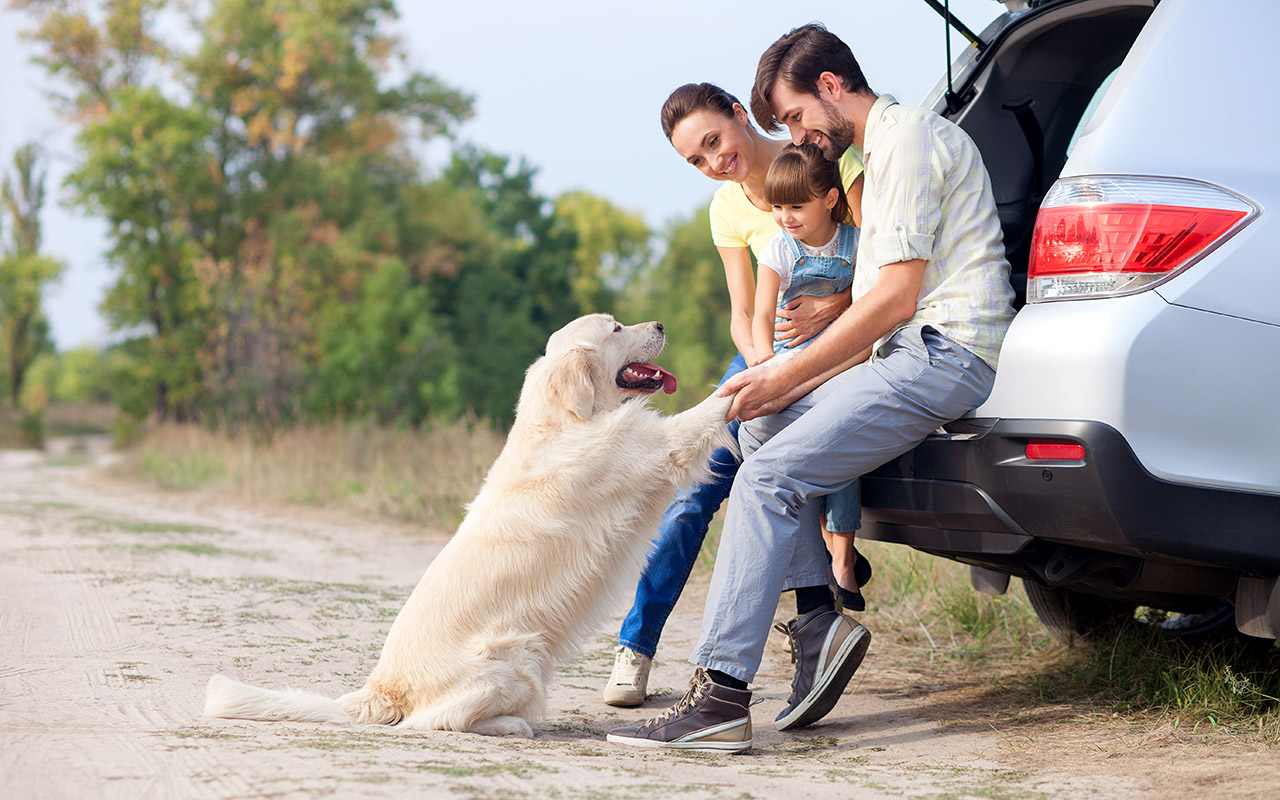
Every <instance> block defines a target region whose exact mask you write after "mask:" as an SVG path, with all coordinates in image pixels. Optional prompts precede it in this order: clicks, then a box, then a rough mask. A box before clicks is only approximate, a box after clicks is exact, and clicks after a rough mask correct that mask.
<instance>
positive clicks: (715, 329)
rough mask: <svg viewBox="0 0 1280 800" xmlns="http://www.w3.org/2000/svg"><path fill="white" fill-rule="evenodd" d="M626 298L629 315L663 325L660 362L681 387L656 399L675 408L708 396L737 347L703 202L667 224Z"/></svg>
mask: <svg viewBox="0 0 1280 800" xmlns="http://www.w3.org/2000/svg"><path fill="white" fill-rule="evenodd" d="M627 297H628V298H629V302H628V304H626V305H625V306H624V308H625V309H626V313H627V314H628V315H630V316H634V317H635V318H636V319H656V320H660V321H662V323H663V324H664V325H665V326H666V331H667V350H666V352H665V353H664V354H663V356H662V360H663V362H664V364H665V365H666V366H667V367H668V369H670V370H671V372H672V373H674V374H675V375H676V377H677V379H678V381H679V383H678V385H679V387H680V391H679V392H678V393H677V394H675V395H673V396H672V397H671V398H669V399H667V400H665V402H664V400H663V399H662V398H657V399H655V403H657V404H658V405H659V406H662V407H665V408H667V409H669V410H675V409H681V408H688V407H689V406H691V405H693V404H695V403H697V402H698V401H699V400H701V399H702V398H704V397H706V395H707V392H708V391H709V390H710V387H712V386H714V385H715V384H716V382H717V381H719V380H720V376H721V375H723V374H724V369H725V367H726V366H728V364H729V361H730V360H731V359H732V358H733V356H734V353H735V352H737V350H736V348H735V346H734V344H733V339H732V337H730V336H729V309H730V307H729V290H728V288H727V287H726V286H725V278H724V266H723V264H722V263H721V261H720V255H719V253H718V252H717V251H716V248H715V245H714V244H713V243H712V241H711V233H710V219H709V216H708V211H707V208H706V206H705V205H704V206H703V207H702V209H701V210H699V211H698V212H697V213H696V214H694V215H693V216H692V217H689V218H687V219H678V220H675V221H674V222H672V223H671V224H670V225H669V226H668V228H667V231H666V233H665V235H664V251H663V255H662V258H661V260H660V261H659V262H658V263H657V264H656V265H655V266H654V267H653V268H652V269H651V270H649V271H646V272H643V273H641V274H640V275H638V276H637V278H636V280H635V281H634V282H633V284H632V289H631V290H630V291H628V292H627Z"/></svg>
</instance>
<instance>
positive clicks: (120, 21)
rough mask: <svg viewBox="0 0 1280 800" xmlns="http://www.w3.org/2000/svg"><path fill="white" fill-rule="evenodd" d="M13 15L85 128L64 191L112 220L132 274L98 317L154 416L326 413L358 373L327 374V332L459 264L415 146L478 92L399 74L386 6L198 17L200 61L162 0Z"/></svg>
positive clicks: (227, 11) (254, 7) (270, 8)
mask: <svg viewBox="0 0 1280 800" xmlns="http://www.w3.org/2000/svg"><path fill="white" fill-rule="evenodd" d="M16 5H17V6H19V7H22V8H26V9H28V10H29V11H31V12H32V13H33V14H35V16H36V18H37V23H38V24H37V26H36V28H35V30H34V32H33V33H32V34H31V37H32V38H33V39H35V40H36V41H37V42H38V43H40V44H42V45H43V52H42V55H41V62H42V63H44V64H45V65H46V67H48V68H49V70H50V71H51V72H52V73H53V74H54V75H55V76H57V77H59V78H61V79H62V80H63V81H65V82H66V83H67V84H68V85H70V86H71V87H72V91H71V92H69V93H68V94H67V95H66V96H65V97H64V100H65V102H66V103H68V104H69V105H70V106H71V107H72V111H73V112H74V113H75V114H76V115H77V118H78V119H81V120H85V121H86V124H85V127H84V129H83V130H82V132H81V135H80V138H79V142H80V146H81V149H82V153H83V160H82V164H81V168H80V169H79V170H77V171H76V172H75V173H74V174H73V175H72V176H71V178H70V182H71V184H72V186H73V187H74V189H75V190H76V192H77V198H78V200H79V202H80V203H81V204H83V205H84V206H85V207H86V208H89V209H91V210H93V211H95V212H97V213H99V214H101V215H102V216H104V217H105V218H106V219H107V220H108V223H109V225H110V226H111V239H112V246H111V249H110V252H109V258H110V259H111V261H112V263H113V264H115V265H116V267H117V268H118V269H119V271H120V279H119V280H118V281H117V283H116V285H115V286H114V287H112V289H111V290H110V292H109V293H108V296H107V299H106V301H105V303H104V310H105V311H106V313H107V316H108V318H109V320H110V321H111V322H112V324H113V326H114V327H115V328H116V329H118V330H121V331H125V332H128V333H130V334H131V338H130V340H129V342H128V343H127V351H128V355H129V357H130V360H129V363H130V369H131V371H132V375H133V377H134V378H135V379H137V380H139V381H141V382H142V384H143V385H144V386H146V387H149V388H147V389H146V391H145V392H144V394H148V395H150V396H151V397H152V401H151V407H152V409H153V410H155V411H156V412H157V413H158V414H159V415H160V416H162V417H173V418H178V419H185V418H190V417H192V416H195V415H197V414H199V413H202V412H210V411H213V410H217V411H218V412H220V413H221V414H223V415H230V416H233V417H244V418H254V419H266V420H273V419H280V418H282V417H285V416H288V415H291V414H293V413H296V412H298V411H299V410H301V409H303V408H304V406H308V407H313V408H314V407H315V404H314V403H308V402H307V401H306V398H307V397H312V398H314V397H316V396H319V395H322V394H323V390H322V389H321V388H319V387H316V386H313V385H312V382H314V381H325V380H339V379H341V377H342V376H343V375H344V374H346V373H344V372H343V371H342V370H340V369H328V368H325V367H324V362H325V359H326V357H327V355H328V354H327V353H326V352H325V348H326V347H327V346H330V345H332V346H334V347H345V345H342V346H340V345H339V344H338V343H339V342H341V341H342V337H341V336H336V335H333V333H334V331H335V330H338V329H340V328H341V327H342V326H344V325H347V324H348V323H349V322H350V321H351V320H352V319H353V316H352V315H353V314H355V312H354V311H353V310H352V309H353V306H354V305H358V304H359V302H361V301H362V299H364V300H367V299H368V298H370V297H373V296H376V295H377V294H378V292H377V291H369V290H367V289H366V287H365V286H364V283H365V281H366V280H372V279H375V278H377V279H378V280H385V279H386V276H385V275H384V274H383V272H384V271H385V269H387V267H386V265H387V264H389V263H399V264H403V265H405V266H406V267H408V272H407V273H404V275H403V277H404V278H405V280H407V281H408V282H409V283H408V285H406V287H405V290H406V292H407V293H409V294H411V295H414V296H416V294H415V292H416V290H417V289H419V288H421V287H423V286H425V283H426V281H428V280H429V279H430V278H431V268H432V264H433V263H435V262H437V261H439V260H441V258H442V257H445V255H447V254H442V252H441V249H440V248H439V247H438V246H437V243H436V242H433V241H432V232H433V228H432V225H431V224H430V222H429V221H424V216H425V215H423V214H422V213H421V211H422V207H421V200H422V198H423V197H425V196H426V192H425V188H424V181H423V178H422V176H421V169H420V168H419V165H418V163H417V161H416V159H415V157H414V155H413V153H412V151H411V149H410V146H409V145H410V143H411V142H413V141H415V140H420V139H424V138H431V137H436V136H447V135H450V134H451V130H452V127H453V126H454V125H455V124H456V123H457V122H459V121H460V120H462V119H465V118H466V117H467V116H468V115H469V114H470V109H471V100H470V98H468V97H466V96H465V95H463V94H461V93H459V92H456V91H454V90H451V89H449V88H447V87H445V86H443V85H442V84H441V83H440V82H439V81H437V80H435V79H434V78H432V77H430V76H426V75H422V74H420V73H417V72H414V71H412V70H410V69H408V68H407V67H406V66H405V61H404V58H403V53H402V52H401V49H400V47H399V44H398V42H397V41H396V40H395V39H394V38H391V37H389V36H387V35H386V34H385V30H386V29H387V26H388V24H390V23H391V22H392V21H394V18H395V10H394V6H393V4H392V3H391V2H390V0H322V2H318V3H315V2H301V1H300V0H254V1H252V2H251V1H250V0H221V2H215V3H213V4H211V5H210V6H207V7H206V6H198V8H200V9H204V10H207V14H206V15H205V16H204V17H203V18H201V19H198V20H196V21H195V23H194V24H193V30H197V31H199V32H200V36H201V40H200V43H199V45H198V47H197V48H196V49H195V50H194V52H192V53H190V54H183V53H180V52H177V51H174V50H171V49H170V48H168V47H166V46H165V45H163V44H162V43H160V42H159V41H158V39H157V37H155V36H154V35H153V31H154V29H155V19H156V16H157V14H158V13H160V11H162V10H164V9H166V8H167V7H168V5H167V4H166V3H164V2H159V1H158V0H156V1H153V2H146V1H145V0H132V1H131V0H118V1H117V2H103V3H98V4H95V10H94V12H93V13H90V12H89V11H86V10H85V4H83V3H74V2H70V0H67V1H65V2H37V1H36V0H27V1H26V2H19V3H16ZM446 244H448V243H446ZM462 249H465V248H462ZM446 250H447V247H446ZM378 276H381V277H378ZM380 285H381V284H380ZM418 313H419V314H423V315H426V314H430V310H429V309H426V308H423V309H420V310H419V312H418ZM430 322H431V321H430V320H414V321H412V324H407V325H406V326H405V327H404V328H403V330H406V331H408V330H419V329H421V328H422V327H423V326H426V327H432V325H431V324H430ZM434 327H436V328H439V329H441V330H448V329H449V326H448V325H447V324H441V325H435V326H434ZM391 352H392V353H397V352H398V353H400V356H399V357H400V358H402V359H404V360H406V361H409V362H412V361H413V360H414V359H419V358H420V356H419V353H418V352H417V351H415V350H413V348H412V347H410V348H404V347H401V346H400V344H399V343H397V344H396V345H395V347H393V348H392V350H391ZM384 361H385V360H384ZM402 366H403V365H393V367H392V372H393V373H395V374H401V373H402V372H403V371H404V370H403V369H402ZM410 371H412V370H410ZM366 385H367V384H366ZM333 388H335V389H344V387H333ZM345 388H350V387H345ZM418 388H421V387H417V388H415V389H414V390H413V392H399V393H394V392H393V393H392V394H393V395H395V396H397V397H404V396H410V395H413V394H414V393H415V392H417V391H418ZM419 394H421V393H419ZM425 394H426V395H427V396H429V395H431V392H426V393H425ZM138 399H139V398H138V396H135V397H134V398H133V399H132V400H131V401H130V405H131V406H132V407H133V410H134V411H135V413H136V412H137V411H139V410H141V409H140V408H139V407H138V405H137V402H138ZM388 402H390V401H388ZM359 405H360V406H361V407H368V406H369V404H368V403H361V404H359ZM325 407H327V408H339V407H346V404H345V403H339V402H336V401H335V402H334V403H332V404H327V405H326V406H325ZM386 411H387V410H386V409H380V410H379V411H378V413H379V414H383V413H385V412H386Z"/></svg>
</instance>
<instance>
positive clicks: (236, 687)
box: [204, 675, 351, 723]
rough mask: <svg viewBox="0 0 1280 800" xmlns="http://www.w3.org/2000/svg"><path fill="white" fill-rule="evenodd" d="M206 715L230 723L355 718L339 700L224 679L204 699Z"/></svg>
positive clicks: (345, 720)
mask: <svg viewBox="0 0 1280 800" xmlns="http://www.w3.org/2000/svg"><path fill="white" fill-rule="evenodd" d="M204 715H205V716H206V717H226V718H229V719H258V720H271V721H283V720H289V721H293V722H341V723H350V722H351V717H349V716H347V712H345V711H343V709H342V706H341V705H340V704H339V703H338V701H337V700H330V699H329V698H327V697H321V696H320V695H318V694H311V693H310V692H301V691H298V690H297V689H286V690H284V691H276V690H274V689H259V688H258V687H256V686H249V685H248V684H244V683H240V682H239V681H233V680H231V679H230V678H225V677H223V676H221V675H214V676H213V677H212V678H210V679H209V686H208V688H207V689H206V690H205V696H204Z"/></svg>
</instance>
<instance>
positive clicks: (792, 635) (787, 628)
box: [773, 622, 800, 697]
mask: <svg viewBox="0 0 1280 800" xmlns="http://www.w3.org/2000/svg"><path fill="white" fill-rule="evenodd" d="M773 629H774V630H776V631H778V632H779V633H783V634H786V636H787V652H788V653H789V654H790V655H791V663H792V664H794V663H796V660H797V657H798V655H799V652H800V642H799V641H798V640H797V639H796V630H795V628H794V627H793V626H792V625H791V624H790V623H787V624H783V623H781V622H775V623H773ZM799 683H800V670H796V673H795V675H793V676H791V696H792V697H795V694H796V686H797V685H798V684H799Z"/></svg>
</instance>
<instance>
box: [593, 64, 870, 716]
mask: <svg viewBox="0 0 1280 800" xmlns="http://www.w3.org/2000/svg"><path fill="white" fill-rule="evenodd" d="M662 131H663V133H665V134H666V136H667V140H668V141H670V142H671V145H672V146H673V147H674V148H675V150H676V152H677V153H679V154H680V156H681V157H682V158H684V159H685V161H687V162H688V163H689V164H691V165H692V166H693V167H695V168H696V169H697V170H698V171H699V172H701V173H703V174H704V175H706V176H707V177H709V178H711V179H712V180H715V181H721V182H723V183H724V185H723V186H721V187H720V189H719V190H717V191H716V194H715V196H714V197H713V198H712V200H711V208H710V215H711V236H712V240H713V241H714V242H715V245H716V249H717V250H718V251H719V253H720V259H721V261H722V262H723V263H724V274H725V282H726V284H727V285H728V289H729V303H730V308H731V311H730V320H729V332H730V335H731V336H732V337H733V342H734V344H735V345H737V348H738V356H737V358H735V359H734V360H733V362H732V363H730V364H729V368H728V370H727V371H726V372H725V374H724V377H723V378H721V382H724V381H725V380H728V379H729V378H730V377H731V376H733V375H736V374H737V373H739V372H741V371H742V370H744V369H746V367H747V365H748V364H755V363H758V362H759V361H761V360H762V359H764V358H765V357H767V356H769V355H772V352H771V351H770V352H768V353H758V352H756V348H755V347H754V345H753V343H752V339H751V319H752V315H753V311H754V304H755V276H754V272H753V271H752V260H751V255H752V254H753V253H754V254H755V255H757V256H759V254H760V253H761V252H763V250H764V248H765V246H766V245H767V244H768V243H769V241H770V240H771V239H773V238H774V237H775V236H777V234H778V225H777V223H776V222H774V219H773V214H772V210H771V206H770V205H769V203H767V202H766V201H765V197H764V181H765V175H766V174H767V173H768V171H769V165H770V164H771V163H772V162H773V158H774V156H776V155H777V154H778V151H780V150H781V149H782V148H783V147H784V146H785V145H786V144H787V143H786V142H783V141H777V140H773V139H768V138H765V137H764V136H763V135H761V134H760V133H759V132H757V131H756V129H755V128H753V127H752V126H751V123H750V121H749V120H748V118H747V112H746V110H745V109H744V108H743V107H742V104H741V103H739V102H738V100H737V99H736V98H734V97H733V95H731V94H729V93H728V92H726V91H724V90H723V89H721V88H720V87H718V86H715V85H713V84H710V83H698V84H692V83H691V84H686V85H684V86H681V87H680V88H678V89H676V90H675V91H674V92H672V93H671V96H670V97H668V98H667V101H666V102H665V103H664V104H663V106H662ZM840 172H841V177H842V181H843V183H844V186H845V190H846V193H847V196H848V198H849V205H850V207H851V209H852V210H853V216H854V220H855V222H858V221H860V220H861V212H860V208H861V205H862V204H861V198H862V178H861V175H862V162H861V154H860V153H858V152H856V151H854V150H852V149H850V150H849V151H848V152H846V153H845V154H844V156H843V157H841V159H840ZM848 307H849V291H848V290H847V289H846V290H845V291H843V292H840V293H838V294H834V295H830V296H828V297H800V298H797V299H796V300H795V301H793V302H792V303H791V304H789V305H788V307H787V308H786V309H780V310H779V311H778V316H779V317H783V318H784V319H785V321H782V322H779V323H778V325H777V331H778V337H779V338H781V339H785V340H787V341H788V342H789V343H790V344H801V343H803V342H805V341H808V340H809V339H810V338H812V337H813V336H815V335H817V334H818V333H819V332H821V331H822V330H823V329H824V328H825V327H826V326H827V325H828V324H829V323H830V322H831V321H832V320H833V319H835V318H836V317H837V316H838V315H839V314H840V313H841V312H842V311H844V310H845V309H846V308H848ZM730 427H731V430H732V432H733V433H734V435H736V434H737V423H736V422H733V423H730ZM711 468H712V472H713V477H712V479H711V480H710V481H708V482H707V483H704V484H701V485H698V486H695V487H693V488H692V489H688V490H686V491H683V492H681V493H680V495H678V496H677V497H676V499H675V500H674V501H673V502H672V503H671V505H670V506H669V507H668V508H667V511H666V514H665V515H664V516H663V518H662V523H661V524H660V525H659V527H658V534H657V537H656V539H655V549H654V553H653V556H652V557H651V558H650V560H649V563H648V566H646V567H645V571H644V574H643V575H641V577H640V582H639V584H638V585H637V586H636V596H635V601H634V603H633V604H632V607H631V611H630V612H629V613H628V614H627V617H626V619H625V620H624V621H623V623H622V630H621V631H620V632H619V635H618V642H619V644H618V648H617V656H616V659H615V661H614V667H613V674H612V675H611V676H610V679H609V682H608V684H607V685H606V686H605V690H604V701H605V702H606V703H608V704H610V705H615V706H638V705H640V704H641V703H643V702H644V699H645V694H646V689H647V684H648V678H649V668H650V666H651V665H652V661H653V654H654V652H655V651H656V650H657V646H658V639H659V637H660V636H661V635H662V628H663V626H664V625H665V624H666V621H667V617H668V616H669V615H670V613H671V609H672V608H673V607H674V606H675V603H676V600H677V599H678V598H679V597H680V592H681V591H682V590H683V588H684V584H685V581H686V580H687V579H688V577H689V572H690V570H692V569H693V564H694V562H695V561H696V559H697V557H698V551H699V550H700V549H701V547H702V540H703V538H705V537H706V534H707V527H708V526H709V525H710V523H711V518H712V517H713V516H714V515H715V513H716V511H717V509H719V508H720V504H721V503H722V502H723V501H724V499H725V498H726V497H728V495H729V489H730V488H731V487H732V485H733V477H734V475H735V474H737V471H738V461H737V459H736V458H735V457H734V456H733V454H731V453H730V452H728V451H726V450H721V451H718V452H717V453H716V454H715V455H714V456H713V457H712V460H711ZM850 491H856V484H855V485H854V487H852V488H851V490H850ZM854 505H855V506H856V502H855V503H854ZM848 524H850V523H848V522H847V521H843V520H842V521H840V524H837V525H834V526H829V527H834V528H835V529H836V530H846V529H847V530H853V528H846V527H845V526H846V525H848ZM854 524H856V523H854ZM824 535H825V532H824ZM835 538H836V539H842V540H844V541H846V542H847V541H849V539H850V537H835ZM829 541H830V540H829ZM831 544H833V545H835V546H836V547H839V545H840V543H839V542H831ZM833 562H834V563H835V564H836V577H837V582H838V583H839V584H841V585H842V586H844V585H848V584H850V583H853V584H856V585H855V587H854V591H853V593H851V594H850V595H849V596H850V597H853V596H854V595H856V591H857V587H858V586H861V584H862V583H865V582H866V579H867V578H868V577H870V575H869V569H868V567H867V566H865V565H866V562H865V561H860V560H858V559H857V551H856V550H855V551H852V552H851V553H848V554H845V553H842V552H839V551H838V550H837V551H836V552H835V554H834V557H833ZM855 565H856V568H855ZM855 572H856V573H857V575H856V576H855V575H854V573H855ZM855 577H857V578H861V579H862V580H860V581H857V580H855ZM842 596H843V595H842ZM857 597H858V598H859V599H860V597H861V596H860V595H857Z"/></svg>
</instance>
